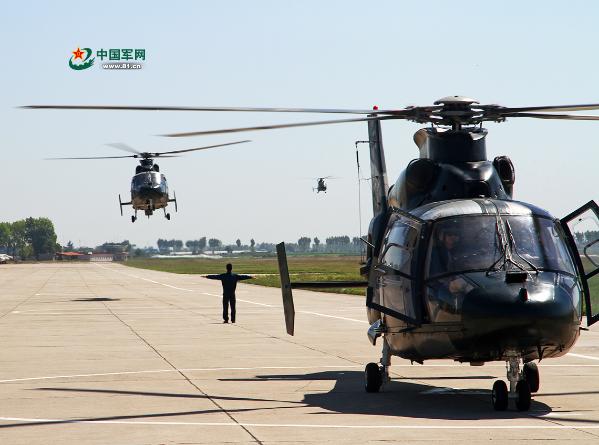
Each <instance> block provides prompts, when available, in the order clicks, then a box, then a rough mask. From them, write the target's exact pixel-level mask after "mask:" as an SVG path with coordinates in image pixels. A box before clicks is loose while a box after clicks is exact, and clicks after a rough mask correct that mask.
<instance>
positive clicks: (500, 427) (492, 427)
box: [0, 417, 599, 430]
mask: <svg viewBox="0 0 599 445" xmlns="http://www.w3.org/2000/svg"><path fill="white" fill-rule="evenodd" d="M0 421H5V422H22V423H38V422H42V423H83V424H112V425H159V426H167V425H171V426H172V425H183V426H205V427H210V426H213V427H250V428H311V429H367V430H373V429H392V430H395V429H396V430H508V429H509V430H514V429H517V430H574V429H576V430H597V429H599V425H578V424H576V425H555V424H551V425H548V424H547V423H542V424H540V425H513V424H510V425H493V424H491V425H488V424H487V425H372V424H371V425H339V424H310V423H248V422H239V423H236V422H168V421H144V420H77V419H36V418H23V417H0Z"/></svg>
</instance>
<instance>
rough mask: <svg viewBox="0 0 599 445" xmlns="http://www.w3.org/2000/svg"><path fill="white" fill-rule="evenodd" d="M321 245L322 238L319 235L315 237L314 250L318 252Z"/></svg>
mask: <svg viewBox="0 0 599 445" xmlns="http://www.w3.org/2000/svg"><path fill="white" fill-rule="evenodd" d="M319 246H320V240H319V239H318V237H317V236H315V237H314V252H318V248H319Z"/></svg>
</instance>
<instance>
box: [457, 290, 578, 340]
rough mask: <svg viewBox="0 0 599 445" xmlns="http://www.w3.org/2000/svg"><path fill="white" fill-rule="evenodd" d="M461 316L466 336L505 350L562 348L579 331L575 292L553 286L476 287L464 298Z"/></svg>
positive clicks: (574, 337) (573, 338)
mask: <svg viewBox="0 0 599 445" xmlns="http://www.w3.org/2000/svg"><path fill="white" fill-rule="evenodd" d="M462 317H463V318H462V320H463V323H464V327H465V328H466V335H467V336H471V337H472V338H475V337H477V340H476V341H477V342H480V341H482V342H484V343H487V344H488V347H489V348H493V347H499V348H500V349H502V350H505V349H517V350H524V349H530V348H535V349H536V348H539V347H540V346H544V345H547V346H549V345H552V346H555V347H556V348H558V349H563V348H567V347H569V346H570V345H571V344H572V343H573V342H574V340H575V339H576V335H577V334H578V314H577V313H576V310H575V308H574V306H573V304H572V295H570V294H569V293H568V292H567V291H566V290H565V289H563V288H561V287H556V286H553V285H545V286H538V287H532V286H531V287H530V288H526V287H519V286H505V287H504V288H503V289H493V290H489V289H485V288H478V289H474V290H473V291H472V292H470V293H469V294H468V295H467V296H466V297H465V299H464V302H463V306H462Z"/></svg>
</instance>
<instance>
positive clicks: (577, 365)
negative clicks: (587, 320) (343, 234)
mask: <svg viewBox="0 0 599 445" xmlns="http://www.w3.org/2000/svg"><path fill="white" fill-rule="evenodd" d="M220 294H221V287H220V283H219V282H217V281H210V280H206V279H203V278H201V277H199V276H194V275H177V274H169V273H163V272H154V271H149V270H140V269H133V268H129V267H126V266H123V265H120V264H113V263H103V264H94V263H88V264H83V263H81V264H35V265H34V264H31V265H30V264H23V265H1V266H0V444H2V445H9V444H10V445H12V444H27V445H32V444H45V445H46V444H65V445H66V444H111V445H112V444H199V443H263V444H276V443H285V444H293V443H314V444H323V443H367V442H372V443H381V442H401V443H419V444H420V443H429V442H430V443H433V442H434V443H458V441H467V442H468V443H469V444H478V443H489V442H491V441H492V443H493V444H502V443H521V442H523V441H525V440H543V441H545V440H546V441H549V440H551V441H552V443H581V444H582V443H584V444H588V443H599V378H598V377H599V330H598V329H597V328H593V329H592V330H591V331H590V332H583V333H582V337H581V339H580V340H579V341H578V343H577V345H576V347H575V348H574V349H572V350H571V351H570V353H569V354H568V355H566V356H564V357H562V358H559V359H548V360H544V361H542V362H541V364H540V373H541V387H540V391H539V393H538V394H536V395H535V396H534V400H533V403H532V407H531V410H530V411H529V412H526V413H521V412H518V411H516V410H515V408H514V407H513V404H511V405H510V408H509V410H508V411H505V412H496V411H494V410H493V408H492V406H491V401H490V389H491V386H492V385H493V382H494V380H495V379H497V378H501V379H505V364H504V363H500V362H497V363H491V364H487V365H485V366H483V367H470V366H468V365H462V364H457V363H454V362H451V361H430V362H425V364H424V365H423V366H422V365H417V364H415V365H411V364H410V363H409V362H406V361H404V360H401V359H398V358H394V360H393V366H392V367H391V373H392V381H391V383H390V384H389V385H387V386H386V387H385V388H384V390H383V391H382V392H381V393H378V394H367V393H365V391H364V382H363V369H364V365H365V364H366V363H368V362H371V361H374V362H376V361H378V359H379V357H380V353H381V350H380V342H379V345H378V346H376V347H373V346H372V345H370V343H369V342H368V340H367V337H366V329H367V328H368V323H367V322H366V315H365V308H364V298H363V297H357V296H348V295H337V294H326V293H313V292H308V291H294V295H295V305H296V312H297V315H296V327H295V330H296V335H295V336H294V337H290V336H288V335H287V334H286V333H285V327H284V321H283V311H282V308H281V295H280V291H279V289H273V288H264V287H258V286H252V285H248V284H244V283H240V284H239V285H238V292H237V308H238V309H237V312H238V315H237V323H236V324H223V323H222V318H221V311H222V306H221V297H220Z"/></svg>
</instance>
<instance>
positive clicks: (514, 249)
mask: <svg viewBox="0 0 599 445" xmlns="http://www.w3.org/2000/svg"><path fill="white" fill-rule="evenodd" d="M505 229H506V232H507V234H508V236H509V244H510V252H511V253H512V254H516V256H517V257H518V258H520V259H521V260H522V261H524V262H525V263H526V264H528V265H529V266H530V268H531V269H532V270H533V271H534V272H535V273H536V274H537V275H538V273H539V269H538V268H537V267H536V266H535V265H534V264H532V263H531V262H530V261H528V260H527V259H526V258H524V257H523V256H522V255H520V253H519V252H518V248H517V247H516V240H515V239H514V233H513V232H512V226H510V222H509V221H506V222H505ZM510 257H511V258H510V259H511V263H512V264H514V265H515V266H516V267H518V268H519V269H521V270H523V271H525V272H528V271H529V270H528V269H526V268H524V267H522V265H521V264H519V263H517V262H516V261H514V259H513V255H510Z"/></svg>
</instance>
